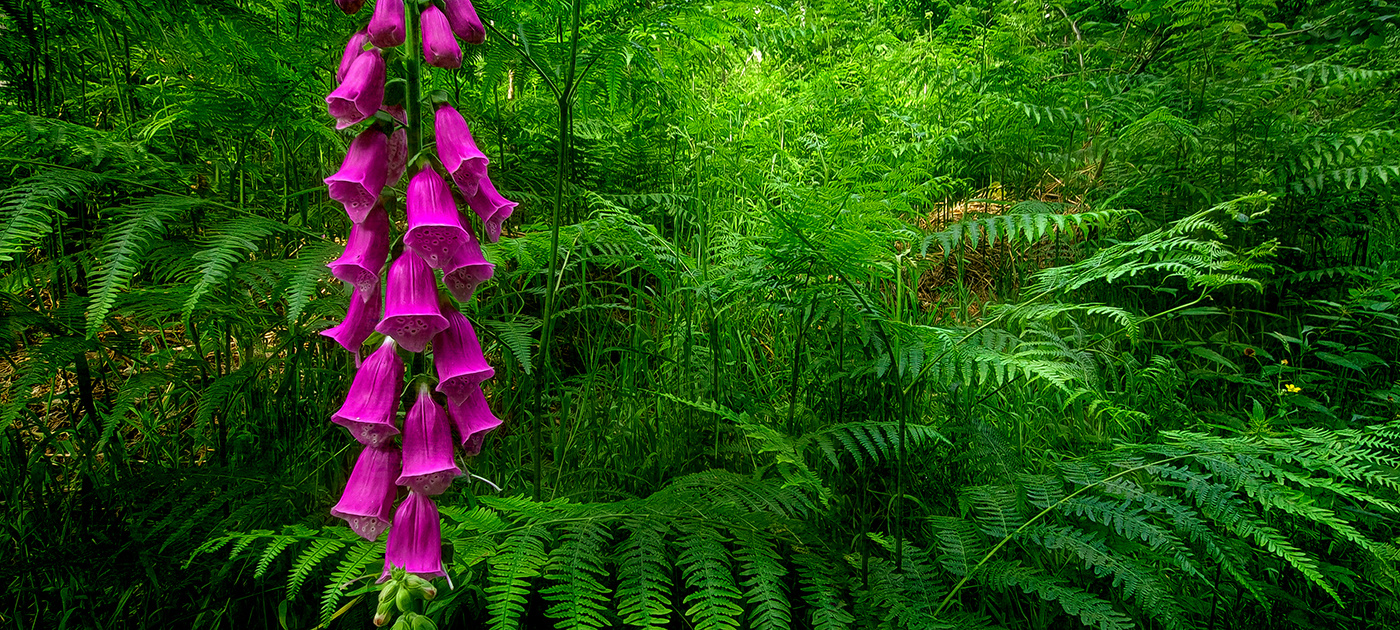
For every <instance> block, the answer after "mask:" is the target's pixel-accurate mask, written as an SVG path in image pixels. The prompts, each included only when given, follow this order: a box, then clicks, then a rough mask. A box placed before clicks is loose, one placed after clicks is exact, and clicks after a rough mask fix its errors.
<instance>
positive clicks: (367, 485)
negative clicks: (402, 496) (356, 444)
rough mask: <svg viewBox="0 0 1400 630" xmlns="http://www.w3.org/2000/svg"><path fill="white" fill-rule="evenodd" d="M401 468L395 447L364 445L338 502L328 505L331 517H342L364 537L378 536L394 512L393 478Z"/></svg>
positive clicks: (374, 537) (395, 489)
mask: <svg viewBox="0 0 1400 630" xmlns="http://www.w3.org/2000/svg"><path fill="white" fill-rule="evenodd" d="M401 468H402V466H401V464H400V455H399V450H398V449H392V448H383V449H381V448H375V447H373V446H366V447H365V448H364V450H363V451H360V458H359V459H358V460H356V461H355V470H354V471H353V472H351V473H350V480H349V481H347V482H345V492H344V493H343V494H341V496H340V502H339V503H337V504H336V505H335V507H333V508H331V516H334V517H336V518H343V519H345V522H346V523H348V524H349V525H350V529H352V530H354V531H355V533H356V534H359V535H360V536H361V537H362V538H364V539H366V540H376V539H378V538H379V535H380V534H382V533H384V530H385V529H388V527H389V519H390V518H392V517H393V515H394V497H395V496H397V495H398V491H399V488H398V486H397V485H395V484H394V479H395V478H396V477H398V476H399V471H400V469H401Z"/></svg>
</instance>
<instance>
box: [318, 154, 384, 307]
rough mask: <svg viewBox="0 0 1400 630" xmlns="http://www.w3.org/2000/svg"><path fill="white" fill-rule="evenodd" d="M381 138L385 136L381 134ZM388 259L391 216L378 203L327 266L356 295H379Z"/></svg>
mask: <svg viewBox="0 0 1400 630" xmlns="http://www.w3.org/2000/svg"><path fill="white" fill-rule="evenodd" d="M381 135H382V134H381ZM388 258H389V213H388V211H386V210H385V209H384V204H383V202H380V203H376V204H375V205H374V207H373V208H372V209H370V211H369V213H368V214H366V215H365V217H364V220H363V221H361V222H359V223H356V224H354V225H352V226H350V238H349V239H348V240H346V242H345V253H344V254H341V256H340V258H337V259H335V260H334V261H331V262H330V263H329V264H327V265H326V266H327V267H330V269H331V274H332V275H334V276H335V277H337V278H339V279H341V280H344V281H345V282H347V283H349V284H350V286H353V287H355V291H356V293H359V294H361V295H363V296H366V297H367V296H369V295H370V294H371V293H374V294H376V295H377V294H378V291H377V289H378V288H379V272H380V271H382V270H383V269H384V261H385V260H387V259H388Z"/></svg>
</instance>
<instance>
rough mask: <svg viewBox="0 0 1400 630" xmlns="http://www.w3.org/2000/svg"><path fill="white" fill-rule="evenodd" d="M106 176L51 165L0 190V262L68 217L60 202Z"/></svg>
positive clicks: (95, 184) (81, 191)
mask: <svg viewBox="0 0 1400 630" xmlns="http://www.w3.org/2000/svg"><path fill="white" fill-rule="evenodd" d="M104 181H106V178H105V177H103V176H102V175H101V174H99V173H93V172H89V171H80V170H74V169H61V168H51V169H47V170H44V171H41V172H40V173H39V174H37V175H32V176H30V177H26V178H24V179H22V180H20V181H18V182H16V183H15V184H14V185H13V186H10V187H9V188H7V189H6V190H5V191H4V192H2V193H0V261H11V260H14V257H13V256H12V254H18V253H20V252H23V251H24V250H25V249H26V248H28V247H30V246H32V245H33V244H34V242H35V241H37V240H39V239H40V238H43V237H44V236H45V235H47V234H48V233H49V232H52V231H53V229H54V226H55V224H57V223H58V222H59V221H62V220H65V219H67V218H68V216H67V215H66V214H64V213H63V210H62V209H61V207H60V206H61V205H62V204H63V203H64V202H65V201H68V200H69V199H71V198H73V197H77V196H79V195H82V194H85V193H86V192H87V191H89V190H91V189H93V188H95V187H97V186H98V185H100V184H101V183H102V182H104Z"/></svg>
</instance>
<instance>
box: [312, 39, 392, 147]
mask: <svg viewBox="0 0 1400 630" xmlns="http://www.w3.org/2000/svg"><path fill="white" fill-rule="evenodd" d="M383 103H384V55H383V53H381V52H379V49H377V48H375V49H371V50H367V51H365V52H362V53H360V55H359V56H358V57H355V61H354V62H353V63H351V64H350V69H349V70H346V71H345V79H343V80H342V81H341V82H340V85H339V86H338V87H336V88H335V90H334V91H332V92H331V93H330V94H329V95H328V96H326V109H328V110H329V111H330V113H331V116H334V117H335V128H336V129H344V128H346V127H349V126H350V125H353V124H355V123H357V122H360V121H361V120H364V119H366V118H369V117H370V116H373V115H374V113H375V112H377V111H379V106H380V105H382V104H383Z"/></svg>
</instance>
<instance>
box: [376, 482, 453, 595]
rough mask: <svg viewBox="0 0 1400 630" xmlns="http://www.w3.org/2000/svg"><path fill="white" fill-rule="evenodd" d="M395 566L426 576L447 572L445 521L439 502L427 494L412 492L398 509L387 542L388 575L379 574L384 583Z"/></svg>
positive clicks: (385, 573) (385, 568)
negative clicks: (434, 501)
mask: <svg viewBox="0 0 1400 630" xmlns="http://www.w3.org/2000/svg"><path fill="white" fill-rule="evenodd" d="M393 567H399V568H400V569H403V570H405V571H407V572H409V573H412V574H414V575H417V576H418V577H421V578H424V579H432V578H435V577H445V576H446V575H447V572H446V571H443V570H442V523H441V522H439V520H438V509H437V505H435V504H433V500H432V499H430V498H428V497H427V496H426V495H422V494H419V493H417V492H410V493H408V498H407V499H404V500H403V503H400V504H399V509H398V511H396V512H394V526H393V527H391V528H389V540H388V542H386V543H385V545H384V574H383V575H381V576H380V577H379V581H380V582H384V581H386V580H388V579H389V572H390V569H392V568H393Z"/></svg>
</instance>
